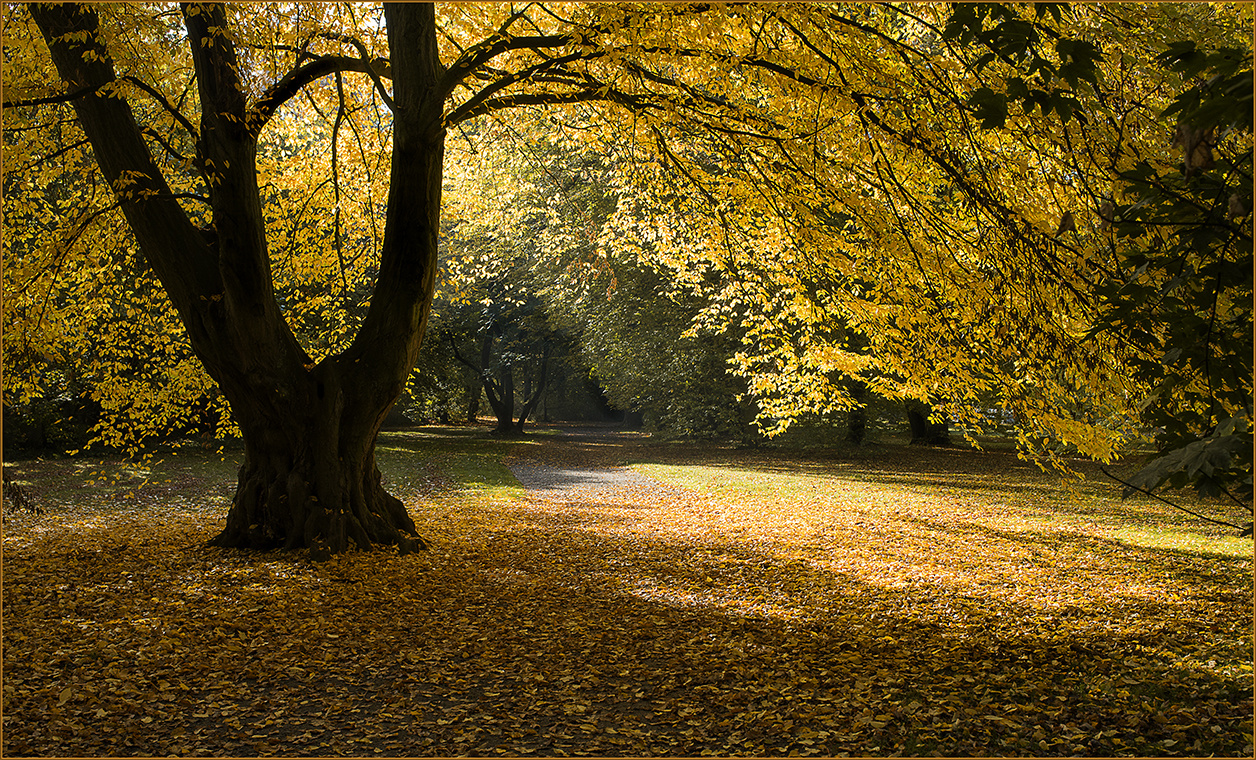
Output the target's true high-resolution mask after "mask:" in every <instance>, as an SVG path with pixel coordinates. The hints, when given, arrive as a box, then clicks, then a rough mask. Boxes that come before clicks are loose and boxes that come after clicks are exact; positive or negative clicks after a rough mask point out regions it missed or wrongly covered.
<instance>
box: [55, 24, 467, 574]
mask: <svg viewBox="0 0 1256 760" xmlns="http://www.w3.org/2000/svg"><path fill="white" fill-rule="evenodd" d="M181 11H182V13H183V14H184V21H185V24H186V26H187V31H188V36H187V44H188V45H189V46H190V47H191V51H192V61H193V65H194V67H195V69H196V85H197V89H198V95H199V101H200V103H201V114H200V125H199V127H198V129H197V133H198V134H197V137H198V140H197V161H198V165H199V166H200V167H201V169H202V171H203V172H204V174H205V179H206V186H207V192H208V193H209V199H210V205H211V207H212V210H213V225H212V229H211V230H199V229H197V228H196V227H195V226H194V225H193V224H192V223H191V221H190V220H189V219H188V217H187V215H186V213H184V211H183V210H182V208H181V207H180V206H179V204H178V202H177V201H176V200H175V198H174V194H173V193H172V192H171V190H170V187H169V184H168V183H167V182H166V180H165V177H164V176H163V175H162V173H161V171H160V170H159V169H158V167H157V165H156V163H155V162H154V161H153V159H152V156H151V154H150V153H149V149H148V146H147V145H146V143H145V141H144V138H143V136H142V133H141V131H140V129H139V127H138V125H137V123H136V121H135V117H134V115H133V113H132V112H131V109H130V106H129V104H128V103H127V101H126V99H125V98H121V97H115V96H114V94H113V93H108V92H105V93H103V94H100V95H98V94H96V90H97V89H99V88H100V87H101V86H103V85H105V84H108V83H110V82H112V81H114V79H115V75H114V71H113V62H112V59H111V58H110V56H109V53H108V50H106V49H105V47H104V45H105V43H104V40H105V39H106V38H105V35H102V34H101V33H100V24H99V20H98V18H97V16H96V14H95V12H94V11H93V10H91V9H90V8H87V7H84V6H78V5H74V4H62V5H32V6H31V14H32V16H33V17H34V18H35V21H36V23H38V24H39V26H40V29H41V31H42V33H43V35H44V38H45V40H47V42H48V44H49V48H50V50H51V52H52V59H53V63H54V64H55V65H56V67H57V70H58V73H59V75H60V77H61V79H62V80H63V81H64V82H65V83H66V84H67V89H70V90H72V91H73V90H78V89H81V88H87V92H88V94H86V95H83V96H81V97H78V98H76V99H74V100H73V105H74V108H75V112H76V114H77V116H78V120H79V123H80V125H81V126H82V127H83V131H84V132H85V133H86V135H87V138H88V140H89V141H90V142H91V145H92V149H93V152H94V154H95V157H96V161H97V163H98V164H99V166H100V169H101V172H102V173H103V174H104V176H105V178H106V179H107V180H108V181H109V182H110V184H111V185H112V186H113V187H114V188H116V192H117V195H118V199H119V201H120V205H121V207H122V211H123V213H124V214H125V216H126V219H127V222H128V224H129V225H130V227H131V229H132V231H133V232H134V234H135V237H136V240H137V242H138V243H139V246H140V249H141V250H142V251H143V253H144V255H145V257H146V259H147V260H148V261H149V262H150V263H151V265H152V267H153V269H154V271H155V273H156V274H157V276H158V278H159V279H160V280H161V282H162V284H163V286H164V287H165V289H166V292H167V294H168V295H169V296H170V300H171V302H172V303H173V304H174V305H175V308H176V309H178V311H179V316H180V319H181V320H182V322H183V324H184V325H185V326H186V328H187V332H188V337H189V339H190V341H191V344H192V348H193V349H194V350H195V351H196V354H197V356H198V357H199V358H200V360H201V362H202V363H203V365H204V366H205V369H206V371H207V372H208V373H209V374H210V376H211V377H213V378H214V380H215V381H216V382H217V383H218V385H219V388H220V389H221V390H222V392H223V395H224V396H226V398H227V400H228V401H229V402H230V404H231V408H232V412H233V413H234V415H235V418H236V421H237V422H238V424H239V425H240V429H241V431H242V433H243V437H244V447H245V457H244V464H243V466H242V467H241V468H240V475H239V481H238V485H237V490H236V495H235V498H234V500H233V501H232V505H231V509H230V511H229V512H228V514H227V526H226V528H225V529H224V530H223V531H222V533H221V534H220V535H219V536H218V537H217V538H215V539H214V543H216V544H218V545H220V546H233V547H247V548H255V549H267V548H279V547H282V548H288V549H294V548H297V547H309V548H310V549H311V550H312V551H313V553H314V556H316V557H325V556H328V555H330V554H333V553H336V552H340V551H343V550H345V549H346V548H349V547H350V546H353V545H356V546H357V547H359V548H363V549H366V548H368V547H370V546H371V545H372V544H393V545H398V546H400V548H401V549H402V551H408V550H410V549H414V548H423V547H424V544H423V542H422V540H420V539H418V538H417V536H415V525H414V522H413V521H412V520H411V519H410V517H409V515H407V514H406V510H405V507H404V506H403V505H402V503H401V502H400V501H399V500H398V499H396V498H395V497H393V496H390V495H389V494H388V493H386V492H385V491H384V489H383V487H382V485H381V483H380V473H379V470H378V468H377V467H376V466H375V454H374V450H375V439H376V436H377V435H378V433H379V428H380V425H381V424H382V423H383V420H384V417H385V416H386V415H387V413H388V410H389V409H390V408H391V407H392V405H393V403H394V402H395V401H396V399H397V397H398V396H399V395H400V394H401V391H402V389H403V388H404V383H405V379H406V377H407V376H408V375H409V373H410V371H411V368H413V366H414V363H415V360H416V359H417V357H418V349H419V343H420V341H421V340H422V336H423V328H424V324H425V322H426V320H427V315H428V310H429V308H430V305H431V298H432V292H433V288H434V285H435V271H436V240H437V231H438V230H439V226H440V225H439V221H440V220H439V216H440V191H441V169H442V162H443V158H444V137H445V133H444V127H443V124H442V109H443V102H444V96H445V95H444V93H443V92H442V91H441V88H440V87H439V86H438V83H439V82H440V81H441V75H442V72H443V69H442V67H441V65H440V61H439V58H438V55H437V46H436V45H437V43H436V26H435V12H434V10H433V7H432V6H431V5H430V4H414V5H409V4H389V5H387V6H385V9H384V14H385V18H386V20H387V32H388V40H389V48H390V51H391V57H390V61H389V64H388V73H390V75H391V76H392V80H393V95H392V101H393V105H394V118H393V155H392V175H391V181H390V185H389V192H388V216H387V220H386V222H385V226H384V240H383V245H382V246H381V253H380V265H379V275H378V280H377V282H376V286H375V290H374V293H373V294H372V297H371V304H370V308H369V309H368V311H367V314H366V317H365V318H364V319H363V322H362V325H361V327H360V329H359V330H358V333H357V335H356V336H355V337H354V340H353V343H352V344H351V345H350V346H349V347H348V348H346V349H345V350H344V351H342V352H341V353H339V354H337V355H334V356H328V357H326V358H325V359H323V360H322V361H320V362H318V363H315V362H313V361H312V360H311V359H310V357H309V355H308V354H307V353H306V352H305V350H304V349H302V348H301V346H300V345H299V343H298V342H297V340H296V338H295V337H294V336H293V334H292V331H291V329H290V328H289V326H288V324H287V323H286V322H285V320H284V318H283V315H282V313H281V311H280V309H279V307H278V303H277V301H276V299H275V293H274V286H273V282H272V278H271V271H270V254H269V251H268V250H267V247H266V226H265V217H264V216H263V214H262V208H261V201H260V195H259V191H258V186H257V172H256V147H257V137H258V134H259V133H260V130H261V128H262V125H264V124H265V122H266V120H267V119H268V118H269V116H270V114H272V113H273V112H274V110H275V109H276V108H278V107H279V105H280V104H282V102H283V101H284V100H286V99H287V98H290V97H292V96H293V95H295V94H296V92H297V91H298V90H299V88H294V87H292V86H291V83H292V82H294V81H299V80H301V78H302V76H304V75H303V74H301V73H300V72H297V71H295V70H294V72H292V76H293V77H294V78H285V79H284V80H281V81H279V82H277V83H276V84H275V86H274V88H273V89H272V90H270V91H268V92H267V93H266V94H265V95H264V96H263V97H262V98H260V99H258V100H256V101H254V102H252V103H250V102H249V98H248V96H247V95H246V91H247V88H246V87H245V86H244V84H243V83H242V82H241V81H240V78H239V73H238V72H239V67H238V62H237V58H236V53H235V48H234V44H233V43H232V41H231V36H230V34H229V32H227V33H224V32H225V31H226V30H228V21H227V16H226V12H225V10H224V9H223V6H222V5H219V4H207V5H185V6H181ZM339 65H341V66H344V67H346V70H348V69H353V67H358V68H356V69H353V70H365V68H366V67H370V68H371V70H372V71H373V72H374V73H376V74H377V75H378V74H379V72H380V71H382V70H383V65H382V64H378V65H377V63H376V62H370V61H364V60H363V61H355V60H354V59H346V62H342V63H341V64H339ZM327 73H330V71H324V70H322V69H318V70H316V71H313V72H311V73H310V74H309V76H310V79H309V81H313V79H314V78H316V77H317V76H323V75H325V74H327ZM124 177H125V180H124V181H120V180H122V178H124Z"/></svg>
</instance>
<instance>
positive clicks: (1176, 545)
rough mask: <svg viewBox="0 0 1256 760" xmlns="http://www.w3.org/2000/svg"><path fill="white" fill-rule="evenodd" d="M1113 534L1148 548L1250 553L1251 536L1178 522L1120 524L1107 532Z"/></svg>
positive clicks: (1222, 554) (1237, 554)
mask: <svg viewBox="0 0 1256 760" xmlns="http://www.w3.org/2000/svg"><path fill="white" fill-rule="evenodd" d="M1108 536H1109V537H1110V538H1114V539H1116V540H1118V541H1124V542H1127V543H1130V544H1134V545H1135V546H1144V547H1147V548H1149V549H1177V550H1179V551H1185V552H1198V553H1202V554H1216V555H1219V556H1222V557H1251V556H1252V552H1253V545H1252V539H1251V538H1244V537H1242V536H1237V535H1236V536H1205V535H1203V534H1202V533H1195V532H1193V531H1190V530H1186V529H1184V528H1179V527H1177V526H1168V525H1166V526H1155V527H1147V528H1141V527H1140V528H1133V527H1130V528H1117V529H1114V530H1111V531H1109V532H1108Z"/></svg>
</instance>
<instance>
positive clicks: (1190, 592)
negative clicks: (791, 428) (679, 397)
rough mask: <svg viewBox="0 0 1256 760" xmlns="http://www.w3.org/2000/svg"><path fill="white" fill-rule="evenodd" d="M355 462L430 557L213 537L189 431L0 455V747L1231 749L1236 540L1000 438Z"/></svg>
mask: <svg viewBox="0 0 1256 760" xmlns="http://www.w3.org/2000/svg"><path fill="white" fill-rule="evenodd" d="M380 456H381V469H382V470H384V472H385V475H386V478H387V480H388V481H389V483H390V484H391V486H392V487H393V488H394V489H395V490H396V491H397V492H398V493H400V494H401V495H402V496H403V497H404V498H405V499H406V500H407V503H408V506H409V508H410V510H411V514H412V515H413V516H414V518H415V521H416V523H417V524H418V525H419V528H420V531H421V532H422V534H423V535H424V536H425V538H427V539H428V540H429V542H430V543H431V544H432V548H431V550H430V551H428V552H424V553H420V554H417V555H410V556H406V557H399V556H397V555H396V554H395V553H390V552H386V551H378V552H371V553H354V554H347V555H342V556H338V557H335V558H333V559H332V560H330V561H328V562H325V563H321V564H320V563H314V562H310V561H308V560H307V559H306V558H305V557H303V556H302V555H301V554H299V553H298V554H283V553H269V554H261V555H259V554H249V553H246V552H241V551H235V550H223V549H214V548H208V547H206V546H205V542H206V541H207V540H208V539H209V538H210V537H212V536H213V535H214V534H215V532H216V531H217V530H218V529H219V528H220V527H221V525H222V520H223V517H224V515H225V513H226V508H227V505H228V500H229V492H230V489H229V487H224V482H223V477H224V476H225V473H226V472H227V471H228V468H227V466H226V465H227V464H229V463H225V464H224V465H223V466H222V467H221V468H217V469H215V468H213V467H204V466H199V465H198V463H196V462H195V459H194V457H195V455H192V457H191V458H188V457H187V456H186V454H185V455H184V457H185V458H184V459H179V458H177V457H176V458H173V459H172V460H171V462H170V463H168V464H165V465H162V466H160V467H159V466H154V467H153V468H152V470H153V471H152V472H150V473H146V474H143V478H141V477H140V474H137V473H132V474H131V475H130V476H128V477H129V479H128V478H123V477H121V476H120V475H119V477H115V478H112V479H108V478H107V479H105V480H104V481H101V482H102V483H105V485H102V486H97V487H96V488H93V489H78V490H76V489H74V488H73V487H72V482H73V478H72V477H71V476H70V475H67V474H66V472H65V470H66V468H67V467H71V466H73V464H72V462H73V461H74V460H70V461H53V462H43V463H37V462H36V463H22V464H18V465H16V467H15V469H16V470H17V472H18V473H19V475H20V476H21V477H23V478H25V479H26V482H28V483H31V484H32V485H31V491H32V492H33V493H39V492H40V490H41V488H42V489H43V491H44V493H45V494H48V493H55V494H56V495H57V496H58V501H57V503H56V504H55V505H51V507H52V508H50V509H48V511H47V513H46V514H44V515H42V516H36V515H26V514H13V515H9V516H7V517H6V521H5V525H4V530H5V537H4V540H5V543H4V567H3V570H4V576H3V577H4V581H3V585H4V588H3V591H4V640H3V643H4V684H3V688H4V754H6V755H100V754H145V755H157V754H162V755H166V754H179V755H230V756H239V755H255V754H297V755H356V756H361V755H367V756H370V755H385V756H396V755H428V756H430V755H438V756H472V755H475V756H483V755H544V756H558V755H586V756H588V755H601V756H607V755H621V756H639V755H672V756H675V755H688V756H698V755H723V756H727V755H756V756H763V755H780V756H785V755H841V754H847V753H849V754H857V755H891V754H914V755H930V754H942V755H1043V756H1055V755H1085V756H1096V755H1098V756H1119V755H1140V756H1148V755H1151V756H1165V755H1183V756H1196V755H1208V754H1217V755H1230V756H1235V755H1244V756H1250V755H1251V753H1252V736H1251V735H1252V662H1251V651H1252V650H1251V647H1252V559H1251V555H1250V552H1248V553H1247V554H1244V553H1243V552H1242V551H1241V550H1236V549H1235V548H1234V545H1233V544H1232V543H1227V539H1225V538H1224V537H1223V536H1222V535H1221V534H1211V533H1209V531H1208V530H1207V529H1205V528H1202V527H1200V526H1199V525H1198V524H1195V523H1190V522H1183V521H1181V520H1180V519H1179V517H1178V516H1176V515H1173V514H1169V513H1164V512H1163V511H1158V510H1156V509H1155V508H1154V507H1151V506H1148V505H1147V504H1145V503H1139V504H1136V503H1134V502H1121V501H1119V500H1118V499H1117V498H1116V496H1115V494H1114V493H1113V492H1111V491H1109V490H1106V489H1104V488H1101V487H1097V486H1095V487H1089V486H1088V487H1085V488H1082V489H1080V490H1078V489H1075V490H1073V491H1069V490H1068V489H1066V488H1064V487H1062V486H1060V485H1059V484H1058V483H1057V482H1056V481H1054V480H1053V479H1052V478H1051V477H1049V476H1046V475H1043V474H1041V473H1037V472H1036V471H1034V470H1032V469H1028V468H1024V466H1023V463H1019V462H1017V461H1016V460H1015V459H1014V458H1013V457H1011V456H1010V455H1006V454H999V453H978V452H967V451H953V450H943V451H930V450H920V449H908V448H905V447H903V448H899V447H880V448H876V449H871V450H868V451H865V452H863V453H858V452H857V453H855V454H849V452H848V453H847V454H843V455H841V456H833V455H823V454H819V455H800V454H783V453H779V452H777V453H773V452H745V451H735V450H731V449H718V448H715V447H711V446H684V445H674V446H662V445H659V444H657V443H656V442H652V441H648V440H647V439H643V438H640V437H636V436H630V435H618V436H607V435H603V436H597V437H580V436H565V437H564V436H549V437H536V438H533V439H531V440H528V441H526V442H522V443H518V444H515V445H513V446H510V445H507V444H503V443H501V442H498V441H488V440H473V439H469V438H466V437H465V436H462V437H459V436H456V435H452V434H443V433H442V432H441V431H439V430H436V431H434V432H433V431H431V430H428V431H424V432H421V433H419V432H415V433H405V432H403V433H394V434H390V435H388V436H386V437H385V438H384V439H382V446H381V454H380ZM180 462H182V463H187V462H191V464H180ZM627 465H631V469H627ZM511 467H513V468H515V469H516V470H518V471H520V472H521V473H522V472H523V471H524V470H527V469H528V468H532V471H533V472H534V473H536V472H541V473H544V472H548V473H550V475H551V477H552V479H554V480H555V481H556V482H554V483H551V484H549V486H548V487H546V488H539V489H532V490H525V489H523V488H522V487H520V485H519V483H518V482H516V481H514V480H513V478H512V476H511V470H510V468H511ZM111 468H112V469H111ZM180 468H182V469H180ZM99 469H100V471H101V472H111V473H114V474H115V475H118V474H119V473H121V472H122V470H123V465H121V464H118V463H108V462H104V463H100V464H99ZM589 472H601V473H607V472H611V473H618V475H613V476H606V475H599V476H597V477H587V476H584V477H582V476H580V473H589ZM170 473H173V476H171V475H170ZM451 473H452V474H451ZM564 473H567V474H568V475H569V476H568V477H565V478H564V477H563V475H564ZM570 473H576V475H574V476H570ZM58 478H60V480H58ZM167 479H168V480H169V481H170V482H165V481H166V480H167ZM523 479H524V480H527V479H528V476H527V475H526V474H524V475H523ZM558 481H561V482H558ZM228 486H229V484H228ZM1129 530H1134V533H1132V534H1129V535H1132V536H1133V537H1134V539H1136V540H1127V539H1126V538H1122V536H1123V535H1126V534H1125V533H1122V531H1129ZM1192 532H1193V533H1192ZM1187 534H1192V535H1195V534H1197V535H1196V539H1194V541H1195V543H1190V542H1189V541H1188V542H1187V543H1186V544H1185V545H1187V546H1188V548H1185V549H1183V548H1180V547H1179V548H1166V547H1165V546H1160V545H1155V542H1154V541H1153V542H1148V541H1146V540H1143V539H1145V538H1146V536H1149V535H1154V536H1157V537H1159V538H1158V539H1157V540H1159V541H1161V542H1162V543H1163V542H1168V543H1172V542H1173V540H1174V537H1175V536H1176V537H1181V536H1185V535H1187ZM1201 536H1202V537H1201ZM1140 537H1141V538H1140ZM1182 540H1185V539H1182ZM1149 543H1150V545H1149ZM1179 543H1181V541H1179ZM1192 547H1193V548H1192ZM1200 547H1203V548H1200Z"/></svg>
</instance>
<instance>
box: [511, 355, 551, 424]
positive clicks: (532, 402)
mask: <svg viewBox="0 0 1256 760" xmlns="http://www.w3.org/2000/svg"><path fill="white" fill-rule="evenodd" d="M549 358H550V346H549V344H548V343H547V344H545V349H544V350H543V351H542V352H541V365H540V372H539V375H540V377H539V378H537V381H536V390H534V391H533V392H532V393H531V394H530V395H528V396H527V400H525V401H524V402H523V409H522V410H521V411H520V412H519V421H518V422H516V423H515V427H514V431H515V434H516V435H522V434H523V426H524V424H526V423H527V421H528V418H529V417H531V416H532V411H533V410H534V409H536V405H537V403H539V402H540V400H541V395H542V394H544V393H545V381H546V379H547V376H548V374H549ZM525 395H527V394H525Z"/></svg>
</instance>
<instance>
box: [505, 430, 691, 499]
mask: <svg viewBox="0 0 1256 760" xmlns="http://www.w3.org/2000/svg"><path fill="white" fill-rule="evenodd" d="M647 441H648V439H647V438H646V437H645V436H643V435H642V434H640V433H635V432H631V431H622V430H619V429H616V428H613V427H608V426H595V425H584V426H579V427H574V426H573V427H570V428H567V429H565V430H564V431H563V432H562V433H561V434H559V435H558V436H556V437H554V438H553V439H551V440H547V441H546V442H545V445H544V446H543V447H531V446H519V447H517V448H516V449H515V450H514V451H513V452H511V455H510V456H509V457H507V458H506V460H505V462H504V463H505V465H506V466H507V467H508V468H509V469H510V471H511V472H512V473H513V474H514V476H515V477H516V478H517V479H518V480H519V483H520V484H522V485H523V487H524V488H526V489H528V491H529V496H530V497H532V498H534V499H539V500H547V501H559V502H576V501H579V502H583V503H600V504H630V503H636V502H642V501H652V500H657V499H667V498H674V497H677V496H680V495H682V490H681V489H677V488H675V487H673V486H669V485H667V484H665V483H662V482H659V481H657V480H655V479H654V478H651V477H649V476H647V475H642V474H641V473H639V472H636V471H634V470H633V469H631V468H630V467H627V466H626V465H625V462H626V461H627V460H630V459H631V458H632V454H633V452H634V451H635V450H638V449H640V448H641V447H643V446H645V445H647ZM685 495H687V496H689V497H692V494H688V493H687V492H686V493H685Z"/></svg>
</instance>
